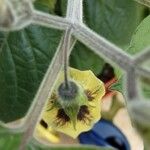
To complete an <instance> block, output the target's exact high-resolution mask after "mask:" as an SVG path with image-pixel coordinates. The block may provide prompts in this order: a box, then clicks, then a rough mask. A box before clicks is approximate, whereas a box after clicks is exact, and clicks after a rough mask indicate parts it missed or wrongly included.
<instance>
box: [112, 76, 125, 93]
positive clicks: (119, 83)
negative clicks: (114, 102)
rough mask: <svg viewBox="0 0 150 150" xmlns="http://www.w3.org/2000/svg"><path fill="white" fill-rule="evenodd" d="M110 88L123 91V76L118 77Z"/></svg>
mask: <svg viewBox="0 0 150 150" xmlns="http://www.w3.org/2000/svg"><path fill="white" fill-rule="evenodd" d="M110 90H113V91H118V92H120V93H123V77H120V78H119V79H118V80H117V81H116V82H115V83H114V84H112V85H111V87H110Z"/></svg>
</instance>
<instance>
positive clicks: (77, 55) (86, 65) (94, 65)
mask: <svg viewBox="0 0 150 150" xmlns="http://www.w3.org/2000/svg"><path fill="white" fill-rule="evenodd" d="M104 63H105V62H104V60H103V59H102V58H100V57H99V56H97V55H96V54H95V53H93V52H92V51H91V50H90V49H88V48H87V47H86V46H84V45H83V44H82V43H79V42H77V44H76V45H75V47H74V49H73V52H72V53H71V57H70V65H71V66H72V67H74V68H77V69H80V70H91V71H93V72H94V73H95V74H96V75H98V74H99V73H100V72H101V70H102V68H103V66H104Z"/></svg>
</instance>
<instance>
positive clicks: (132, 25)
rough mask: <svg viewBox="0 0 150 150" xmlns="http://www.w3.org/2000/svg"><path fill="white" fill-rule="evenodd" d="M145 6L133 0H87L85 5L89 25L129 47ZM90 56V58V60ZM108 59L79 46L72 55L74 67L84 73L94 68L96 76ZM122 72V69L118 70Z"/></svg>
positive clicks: (64, 5)
mask: <svg viewBox="0 0 150 150" xmlns="http://www.w3.org/2000/svg"><path fill="white" fill-rule="evenodd" d="M65 10H66V0H64V1H62V12H63V15H64V12H65ZM142 15H143V7H141V6H140V5H138V4H137V3H136V2H134V1H131V0H111V1H110V0H87V1H85V2H84V20H85V23H86V24H87V25H88V26H89V27H90V28H91V29H93V30H94V31H95V32H97V33H98V34H100V35H102V36H104V37H105V38H107V39H108V40H110V41H111V42H113V43H115V44H117V45H118V46H121V47H122V48H124V47H127V45H128V44H129V42H130V39H131V36H132V33H133V31H134V30H135V29H136V27H137V25H138V24H139V22H140V21H141V19H142ZM89 56H90V57H89ZM104 63H105V62H104V60H103V59H102V58H100V57H99V56H97V55H96V54H94V53H93V52H92V51H90V50H89V49H88V48H86V47H85V46H84V45H83V44H81V43H78V44H77V45H76V47H75V49H74V50H73V52H72V54H71V59H70V64H71V66H73V67H76V68H78V69H81V70H85V69H90V70H92V71H93V72H94V73H95V74H96V75H97V74H99V73H100V72H101V70H102V67H103V65H104ZM115 70H117V72H118V68H116V69H115Z"/></svg>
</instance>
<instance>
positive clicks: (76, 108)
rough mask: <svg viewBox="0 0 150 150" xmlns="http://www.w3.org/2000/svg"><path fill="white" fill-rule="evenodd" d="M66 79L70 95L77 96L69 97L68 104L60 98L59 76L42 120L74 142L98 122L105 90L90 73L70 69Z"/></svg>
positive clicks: (60, 75)
mask: <svg viewBox="0 0 150 150" xmlns="http://www.w3.org/2000/svg"><path fill="white" fill-rule="evenodd" d="M69 75H70V83H71V85H72V86H71V87H72V89H71V92H74V93H76V95H75V97H73V96H72V95H71V96H72V99H71V100H70V99H67V98H66V97H65V96H63V94H62V95H60V94H59V89H60V87H61V85H62V83H63V82H64V76H63V72H61V73H60V74H59V77H58V79H57V81H56V84H55V85H54V89H53V92H52V94H51V97H50V98H49V100H48V103H47V105H46V107H45V110H44V112H43V114H42V119H43V120H44V122H45V123H46V124H47V125H48V126H49V127H51V128H52V129H54V130H56V131H59V132H62V133H65V134H67V135H69V136H71V137H73V138H76V137H77V136H78V135H79V134H80V133H81V132H84V131H88V130H90V129H91V128H92V127H93V125H94V124H95V123H96V122H97V121H99V119H100V118H101V113H100V112H101V99H102V97H103V96H104V94H105V86H104V84H103V82H101V81H100V80H99V79H98V78H96V77H95V75H94V74H93V73H92V72H91V71H80V70H77V69H73V68H69ZM75 87H77V88H75ZM71 94H72V93H71Z"/></svg>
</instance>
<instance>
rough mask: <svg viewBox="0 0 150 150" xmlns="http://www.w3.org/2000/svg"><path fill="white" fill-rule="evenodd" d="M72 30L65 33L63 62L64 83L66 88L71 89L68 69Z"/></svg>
mask: <svg viewBox="0 0 150 150" xmlns="http://www.w3.org/2000/svg"><path fill="white" fill-rule="evenodd" d="M71 30H72V28H69V29H67V30H66V32H65V36H64V40H63V49H62V50H63V53H64V57H63V62H64V80H65V81H64V82H65V88H67V89H68V88H69V81H68V67H69V65H68V64H69V56H68V52H69V48H70V39H71V33H72V31H71Z"/></svg>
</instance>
